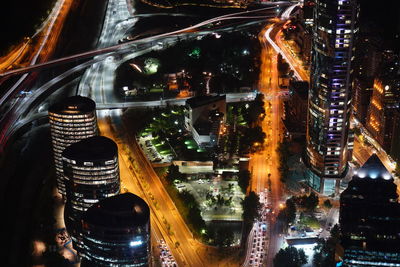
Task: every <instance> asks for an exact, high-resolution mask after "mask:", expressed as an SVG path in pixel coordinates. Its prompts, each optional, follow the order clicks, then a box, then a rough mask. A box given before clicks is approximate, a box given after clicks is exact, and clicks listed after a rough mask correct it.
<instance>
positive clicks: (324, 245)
mask: <svg viewBox="0 0 400 267" xmlns="http://www.w3.org/2000/svg"><path fill="white" fill-rule="evenodd" d="M339 240H340V231H339V227H338V225H337V224H336V225H335V226H334V227H333V228H332V230H331V236H330V237H329V238H328V239H327V240H325V239H319V240H318V244H317V246H316V247H315V248H314V257H313V266H315V267H330V266H332V267H333V266H335V249H336V245H337V244H338V243H339Z"/></svg>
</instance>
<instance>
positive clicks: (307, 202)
mask: <svg viewBox="0 0 400 267" xmlns="http://www.w3.org/2000/svg"><path fill="white" fill-rule="evenodd" d="M318 203H319V198H318V196H317V195H316V194H315V193H314V192H311V193H310V194H309V195H308V197H306V198H305V199H304V203H303V204H304V208H305V209H306V210H308V211H313V210H315V208H316V207H317V206H318Z"/></svg>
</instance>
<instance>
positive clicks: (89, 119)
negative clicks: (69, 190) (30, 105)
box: [49, 96, 98, 196]
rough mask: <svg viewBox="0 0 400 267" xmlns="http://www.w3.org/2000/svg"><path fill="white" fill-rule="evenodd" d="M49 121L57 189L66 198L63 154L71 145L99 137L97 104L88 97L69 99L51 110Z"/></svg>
mask: <svg viewBox="0 0 400 267" xmlns="http://www.w3.org/2000/svg"><path fill="white" fill-rule="evenodd" d="M49 121H50V129H51V141H52V145H53V154H54V163H55V169H56V176H57V188H58V192H59V193H61V194H62V195H63V196H65V183H64V176H63V163H62V158H61V153H62V152H63V151H64V149H65V148H66V147H68V146H69V145H71V144H73V143H76V142H78V141H80V140H82V139H85V138H88V137H91V136H95V135H97V133H98V130H97V119H96V103H95V102H94V101H93V100H91V99H90V98H87V97H82V96H72V97H69V98H67V99H64V100H62V101H60V102H58V103H55V104H54V105H52V106H51V107H50V108H49Z"/></svg>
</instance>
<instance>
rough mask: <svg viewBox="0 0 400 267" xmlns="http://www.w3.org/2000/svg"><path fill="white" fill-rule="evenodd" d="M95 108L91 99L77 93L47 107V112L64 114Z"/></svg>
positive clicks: (88, 110)
mask: <svg viewBox="0 0 400 267" xmlns="http://www.w3.org/2000/svg"><path fill="white" fill-rule="evenodd" d="M95 110H96V103H95V102H94V101H93V100H92V99H90V98H88V97H83V96H78V95H76V96H71V97H68V98H66V99H63V100H61V101H60V102H57V103H55V104H53V105H52V106H50V107H49V112H52V113H57V114H66V115H72V114H80V113H88V112H93V111H95Z"/></svg>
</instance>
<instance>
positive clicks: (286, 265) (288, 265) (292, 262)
mask: <svg viewBox="0 0 400 267" xmlns="http://www.w3.org/2000/svg"><path fill="white" fill-rule="evenodd" d="M306 263H307V256H306V254H305V253H304V250H302V249H299V250H297V249H296V248H295V247H291V246H289V247H287V248H285V249H280V250H279V252H278V253H277V254H276V255H275V258H274V267H300V266H302V265H304V264H306Z"/></svg>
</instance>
